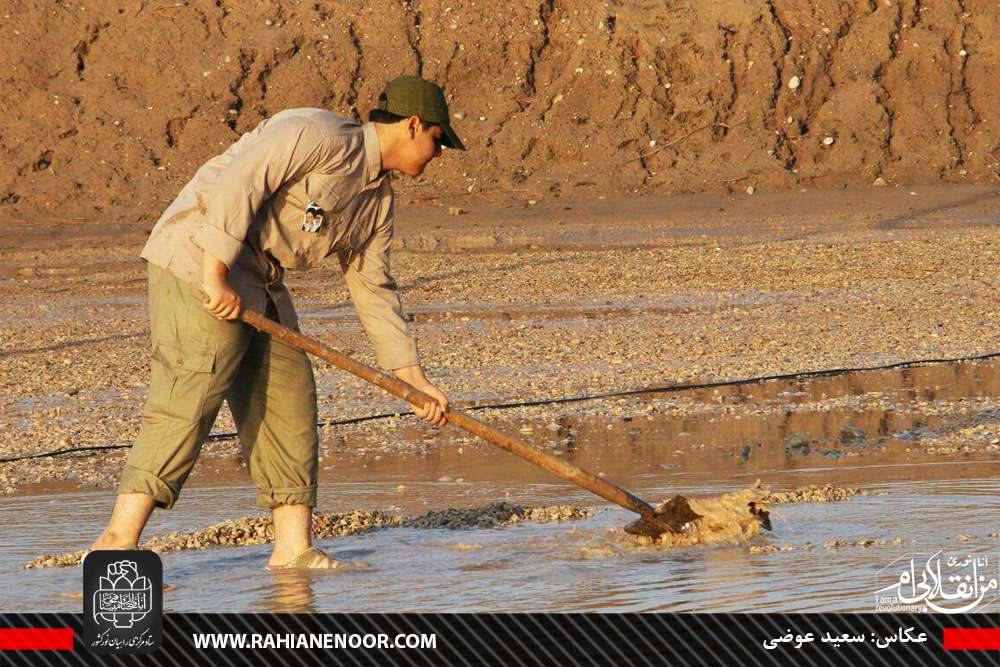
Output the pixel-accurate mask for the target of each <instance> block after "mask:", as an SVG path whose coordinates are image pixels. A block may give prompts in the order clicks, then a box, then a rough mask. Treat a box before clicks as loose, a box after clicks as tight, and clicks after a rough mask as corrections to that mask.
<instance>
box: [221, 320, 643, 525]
mask: <svg viewBox="0 0 1000 667" xmlns="http://www.w3.org/2000/svg"><path fill="white" fill-rule="evenodd" d="M240 318H241V319H242V320H243V321H244V322H246V323H247V324H249V325H250V326H252V327H254V328H256V329H258V330H260V331H263V332H264V333H267V334H270V335H271V336H273V337H275V338H277V339H279V340H282V341H284V342H286V343H289V344H291V345H294V346H295V347H297V348H299V349H301V350H304V351H305V352H308V353H310V354H313V355H315V356H317V357H319V358H320V359H324V360H326V361H329V362H330V363H332V364H335V365H337V366H339V367H340V368H343V369H344V370H345V371H347V372H348V373H353V374H354V375H357V376H358V377H359V378H361V379H363V380H367V381H368V382H371V383H372V384H374V385H376V386H378V387H381V388H382V389H385V390H386V391H387V392H389V393H390V394H393V395H394V396H398V397H399V398H401V399H403V400H404V401H406V402H408V403H410V404H411V405H417V406H420V407H424V406H426V405H427V404H428V403H433V402H435V399H434V398H432V397H431V396H429V395H427V394H425V393H424V392H422V391H420V390H419V389H416V388H415V387H413V386H412V385H410V384H408V383H406V382H403V381H402V380H400V379H399V378H396V377H393V376H391V375H389V374H388V373H383V372H382V371H380V370H378V369H375V368H372V367H371V366H368V365H366V364H362V363H361V362H359V361H357V360H355V359H353V358H351V357H349V356H347V355H346V354H343V353H341V352H338V351H337V350H334V349H333V348H331V347H329V346H327V345H324V344H323V343H321V342H319V341H318V340H316V339H315V338H310V337H309V336H303V335H302V334H300V333H298V332H296V331H293V330H291V329H289V328H288V327H285V326H282V325H280V324H278V323H277V322H274V321H273V320H269V319H267V318H266V317H264V316H263V315H261V314H260V313H258V312H255V311H253V310H244V311H243V312H242V313H241V315H240ZM445 414H446V415H447V418H448V422H449V423H451V424H454V425H456V426H458V427H459V428H462V429H465V430H466V431H468V432H469V433H472V434H473V435H478V436H479V437H481V438H483V439H484V440H486V441H488V442H490V443H492V444H494V445H496V446H497V447H500V448H501V449H505V450H507V451H508V452H510V453H511V454H516V455H517V456H520V457H521V458H522V459H524V460H526V461H530V462H531V463H534V464H535V465H537V466H540V467H542V468H544V469H546V470H548V471H549V472H551V473H553V474H555V475H558V476H559V477H562V478H563V479H565V480H567V481H570V482H572V483H573V484H576V485H577V486H580V487H583V488H584V489H587V490H588V491H590V492H592V493H595V494H597V495H598V496H600V497H601V498H604V499H605V500H609V501H611V502H613V503H615V504H616V505H620V506H622V507H624V508H625V509H627V510H629V511H632V512H635V513H636V514H639V515H642V517H643V518H646V519H650V520H654V521H655V520H656V519H655V517H654V514H653V513H654V508H653V507H652V505H650V504H649V503H647V502H646V501H644V500H642V499H641V498H638V497H637V496H634V495H632V494H631V493H629V492H628V491H626V490H625V489H622V488H619V487H617V486H615V485H614V484H611V483H610V482H607V481H605V480H603V479H601V478H600V477H597V476H596V475H592V474H590V473H589V472H587V471H585V470H582V469H580V468H578V467H576V466H575V465H573V464H572V463H568V462H567V461H563V460H562V459H559V458H556V457H555V456H552V455H551V454H548V453H546V452H544V451H542V450H541V449H539V448H537V447H535V446H533V445H529V444H528V443H526V442H524V441H522V440H519V439H518V438H514V437H511V436H509V435H507V434H506V433H501V432H500V431H497V430H496V429H494V428H491V427H489V426H487V425H486V424H484V423H483V422H481V421H479V420H478V419H476V418H474V417H470V416H469V415H467V414H465V413H464V412H459V411H457V410H451V409H449V410H448V411H447V412H446V413H445Z"/></svg>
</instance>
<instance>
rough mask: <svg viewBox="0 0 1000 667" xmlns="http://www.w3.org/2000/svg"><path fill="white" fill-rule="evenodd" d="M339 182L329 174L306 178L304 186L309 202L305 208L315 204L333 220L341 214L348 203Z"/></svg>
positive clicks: (312, 175)
mask: <svg viewBox="0 0 1000 667" xmlns="http://www.w3.org/2000/svg"><path fill="white" fill-rule="evenodd" d="M338 181H339V179H335V178H331V177H330V176H329V175H327V174H310V175H308V176H306V178H305V184H304V185H305V191H306V198H307V199H308V201H306V202H305V206H308V205H309V204H310V203H313V204H315V205H316V206H318V207H319V208H321V209H323V212H324V214H325V215H328V216H330V217H331V218H332V217H333V216H334V215H335V214H337V213H340V211H341V209H343V208H344V204H345V203H346V201H345V200H344V197H343V195H342V193H341V191H340V188H339V187H338V185H339V183H338ZM305 206H303V208H305Z"/></svg>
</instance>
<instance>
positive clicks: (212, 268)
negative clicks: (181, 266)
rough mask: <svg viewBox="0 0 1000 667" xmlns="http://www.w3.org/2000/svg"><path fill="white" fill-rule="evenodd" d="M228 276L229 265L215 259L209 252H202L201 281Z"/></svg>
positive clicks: (206, 281)
mask: <svg viewBox="0 0 1000 667" xmlns="http://www.w3.org/2000/svg"><path fill="white" fill-rule="evenodd" d="M228 276H229V267H227V266H226V263H225V262H223V261H222V260H220V259H216V258H215V257H213V256H212V255H211V253H209V252H207V251H206V252H203V253H202V260H201V279H202V283H210V282H217V281H219V280H227V279H228Z"/></svg>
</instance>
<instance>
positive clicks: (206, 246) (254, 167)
mask: <svg viewBox="0 0 1000 667" xmlns="http://www.w3.org/2000/svg"><path fill="white" fill-rule="evenodd" d="M247 141H248V143H247V145H246V146H244V147H242V149H241V150H240V151H239V152H238V153H237V154H236V155H235V156H234V157H233V158H232V160H231V161H230V162H229V164H227V165H226V166H225V167H224V168H223V170H222V172H221V173H220V174H219V175H218V177H217V178H216V180H215V181H214V182H213V183H211V184H209V185H205V186H202V187H200V188H198V190H197V199H198V205H199V207H200V208H201V212H202V214H203V216H204V221H203V222H202V223H201V224H200V225H199V226H198V228H197V230H196V231H195V233H194V234H193V235H192V237H191V239H192V241H194V243H195V244H196V245H197V246H199V247H200V248H202V249H203V250H205V251H206V252H208V253H209V254H211V255H212V256H213V257H215V258H217V259H219V260H220V261H222V262H224V263H225V264H226V266H227V267H232V265H233V263H234V262H235V261H236V258H237V257H238V256H239V254H240V251H241V250H242V249H243V240H244V239H245V238H246V235H247V230H248V229H249V228H250V224H251V222H252V221H253V218H254V215H255V214H256V213H257V210H258V209H259V208H260V207H261V205H262V204H263V203H264V202H265V201H266V200H267V198H268V197H270V196H271V194H272V193H273V192H274V191H275V190H277V189H278V188H280V187H281V186H282V184H283V183H285V182H286V181H288V180H290V179H292V178H295V177H296V176H298V175H300V174H304V173H306V172H308V171H310V170H312V169H314V168H316V167H317V166H319V163H320V162H321V161H322V156H323V155H324V150H323V147H324V146H323V141H324V137H323V135H322V132H321V131H320V130H319V128H317V127H316V126H315V125H314V124H313V123H312V122H311V121H310V120H309V119H307V118H296V117H291V118H284V119H281V120H277V121H269V122H268V123H267V124H265V126H264V128H263V129H262V130H261V131H260V132H259V133H258V134H257V135H256V136H250V137H248V138H247Z"/></svg>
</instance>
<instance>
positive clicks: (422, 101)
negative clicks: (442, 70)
mask: <svg viewBox="0 0 1000 667" xmlns="http://www.w3.org/2000/svg"><path fill="white" fill-rule="evenodd" d="M377 106H378V108H379V109H383V110H385V111H388V112H389V113H393V114H396V115H397V116H419V117H420V120H423V121H427V122H428V123H437V124H438V125H440V126H441V129H442V130H443V131H444V140H443V141H442V142H441V145H442V146H447V147H448V148H457V149H458V150H460V151H464V150H465V144H463V143H462V140H461V139H459V138H458V135H457V134H455V130H453V129H451V123H450V122H449V119H450V115H449V114H448V103H447V102H445V99H444V91H443V90H441V86H439V85H437V84H436V83H434V82H433V81H427V80H426V79H421V78H420V77H419V76H397V77H396V78H395V79H393V80H392V81H390V82H389V83H388V85H386V87H385V90H383V91H382V93H381V94H379V96H378V105H377Z"/></svg>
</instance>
